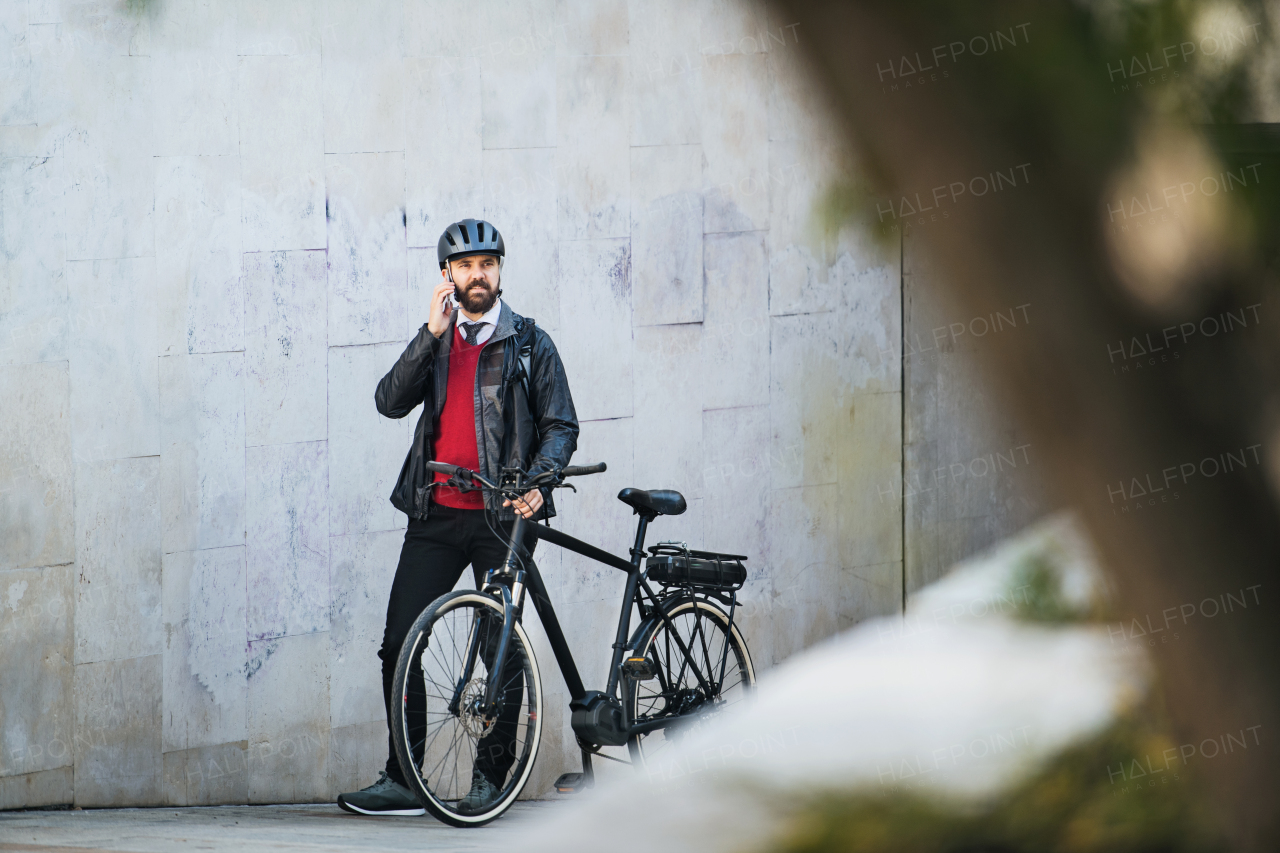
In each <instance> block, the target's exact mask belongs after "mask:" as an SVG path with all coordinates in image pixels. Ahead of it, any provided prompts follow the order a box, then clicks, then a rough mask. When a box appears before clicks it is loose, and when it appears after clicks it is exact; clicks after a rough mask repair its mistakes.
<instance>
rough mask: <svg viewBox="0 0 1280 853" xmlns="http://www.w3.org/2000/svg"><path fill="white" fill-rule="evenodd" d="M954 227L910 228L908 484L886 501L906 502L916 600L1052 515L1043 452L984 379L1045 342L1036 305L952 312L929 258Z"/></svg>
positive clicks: (906, 247)
mask: <svg viewBox="0 0 1280 853" xmlns="http://www.w3.org/2000/svg"><path fill="white" fill-rule="evenodd" d="M947 225H948V223H946V222H944V221H937V222H925V223H922V224H917V225H915V226H914V227H912V226H911V225H909V224H908V225H907V226H906V230H905V234H901V235H899V236H900V239H901V244H902V257H903V260H902V264H903V276H902V295H903V326H902V335H903V338H902V350H901V351H902V354H903V361H902V374H903V386H904V387H905V388H906V405H905V407H904V411H903V424H904V427H903V434H904V435H905V441H904V449H903V454H904V459H903V467H902V477H901V479H900V482H899V485H898V487H897V490H896V495H895V493H894V492H892V491H889V490H882V491H881V492H880V495H881V497H882V498H883V499H885V500H889V501H891V500H892V499H893V498H894V497H895V496H896V497H897V498H899V499H900V500H901V502H902V503H901V506H902V511H903V539H904V543H905V551H906V563H905V570H904V574H905V580H906V587H907V594H908V596H910V594H911V593H912V592H913V591H915V590H917V589H919V588H921V587H922V586H924V585H926V584H928V583H930V582H932V581H934V580H937V579H938V578H939V577H941V576H942V574H943V573H944V572H945V571H946V570H947V569H949V568H950V567H951V566H953V565H955V564H956V563H957V562H959V561H960V560H963V559H965V558H966V557H969V556H971V555H973V554H976V553H978V552H980V551H982V550H984V549H986V548H987V547H988V546H990V545H991V544H992V543H994V542H996V541H997V540H999V539H1002V538H1004V537H1006V536H1010V535H1012V534H1014V533H1016V532H1017V531H1019V530H1021V529H1022V528H1023V527H1025V526H1027V525H1028V524H1030V523H1031V522H1033V521H1034V520H1035V519H1037V518H1039V517H1041V516H1042V515H1044V514H1046V513H1047V512H1049V511H1050V509H1051V507H1052V501H1051V499H1050V497H1049V496H1048V494H1047V491H1046V483H1045V476H1046V471H1045V465H1044V459H1043V458H1042V456H1041V451H1040V450H1039V449H1038V448H1037V447H1036V446H1035V445H1033V444H1032V443H1030V441H1029V440H1028V439H1027V438H1026V437H1025V434H1024V432H1023V430H1021V429H1020V428H1019V427H1018V426H1017V425H1016V424H1014V423H1013V422H1012V419H1011V418H1009V417H1008V416H1007V415H1006V414H1005V413H1004V409H1003V406H1002V405H1001V403H1000V401H999V400H998V399H997V398H996V397H995V395H994V394H993V392H992V389H991V387H990V385H989V383H988V382H987V381H986V380H985V379H984V378H983V376H982V374H981V371H980V370H979V362H978V357H979V356H980V355H981V350H982V348H983V347H984V346H988V345H989V344H990V343H991V342H992V341H993V339H994V338H996V337H997V336H1000V335H1035V334H1036V333H1037V329H1038V327H1040V326H1043V325H1044V324H1045V323H1046V318H1045V317H1043V316H1042V315H1041V313H1040V312H1039V310H1038V307H1037V306H1036V305H1032V304H1030V303H1027V304H1019V305H990V306H986V310H984V311H983V312H981V313H979V314H974V313H972V312H968V313H966V312H962V311H960V310H959V309H956V308H953V307H951V306H950V305H949V304H948V301H947V299H946V298H945V294H944V293H943V292H942V290H941V289H940V288H939V287H938V284H939V279H940V273H941V270H939V269H937V267H936V265H935V262H934V261H932V260H931V258H930V256H929V252H928V247H929V239H930V236H931V235H932V234H933V233H935V232H936V230H937V229H939V228H945V227H947Z"/></svg>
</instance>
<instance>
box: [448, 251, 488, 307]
mask: <svg viewBox="0 0 1280 853" xmlns="http://www.w3.org/2000/svg"><path fill="white" fill-rule="evenodd" d="M449 267H450V268H451V269H452V270H453V283H454V287H455V288H456V290H455V294H454V295H455V296H456V297H457V299H458V302H459V304H461V305H462V308H463V310H465V311H467V312H468V313H470V314H483V313H484V312H486V311H488V310H489V309H490V308H492V307H493V305H494V303H495V302H497V301H498V278H499V274H498V258H497V256H496V255H472V256H470V257H467V258H459V259H458V260H456V261H450V262H449Z"/></svg>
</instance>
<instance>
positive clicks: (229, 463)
mask: <svg viewBox="0 0 1280 853" xmlns="http://www.w3.org/2000/svg"><path fill="white" fill-rule="evenodd" d="M160 411H161V417H160V440H161V444H162V446H161V453H160V495H161V504H162V506H163V508H164V509H163V513H164V551H165V553H169V552H172V551H195V550H202V549H205V548H221V547H224V546H228V545H243V544H244V535H245V492H244V490H245V449H244V354H243V353H238V352H236V353H216V354H213V355H175V356H167V357H165V358H161V359H160Z"/></svg>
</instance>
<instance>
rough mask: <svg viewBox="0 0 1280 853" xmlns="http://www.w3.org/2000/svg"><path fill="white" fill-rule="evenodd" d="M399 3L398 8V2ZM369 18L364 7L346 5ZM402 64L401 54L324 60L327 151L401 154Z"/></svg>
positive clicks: (325, 139) (325, 138)
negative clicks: (372, 57)
mask: <svg viewBox="0 0 1280 853" xmlns="http://www.w3.org/2000/svg"><path fill="white" fill-rule="evenodd" d="M396 5H398V4H396ZM348 8H350V9H351V11H352V12H358V13H359V14H360V15H361V16H362V17H361V20H369V19H365V18H364V17H363V15H364V14H365V11H366V9H365V7H364V6H348ZM404 107H405V93H404V60H403V59H401V58H400V56H399V51H398V50H397V51H395V52H394V53H391V54H385V55H382V56H381V57H380V58H379V59H378V60H377V61H374V62H371V61H370V58H369V57H368V56H364V57H343V56H337V57H334V58H330V57H329V55H328V53H327V52H326V54H325V59H324V110H325V112H324V115H325V127H324V131H325V136H324V141H325V153H329V154H350V153H357V152H376V151H403V150H404V145H405V123H404Z"/></svg>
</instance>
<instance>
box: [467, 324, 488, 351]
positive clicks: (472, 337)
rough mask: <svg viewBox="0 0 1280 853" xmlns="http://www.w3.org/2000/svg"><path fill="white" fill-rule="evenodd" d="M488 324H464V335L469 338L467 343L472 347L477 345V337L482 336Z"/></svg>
mask: <svg viewBox="0 0 1280 853" xmlns="http://www.w3.org/2000/svg"><path fill="white" fill-rule="evenodd" d="M486 325H487V324H486V323H463V324H462V334H464V335H466V336H467V343H469V344H470V345H471V346H475V345H476V335H478V334H480V330H481V329H482V328H484V327H485V326H486Z"/></svg>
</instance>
